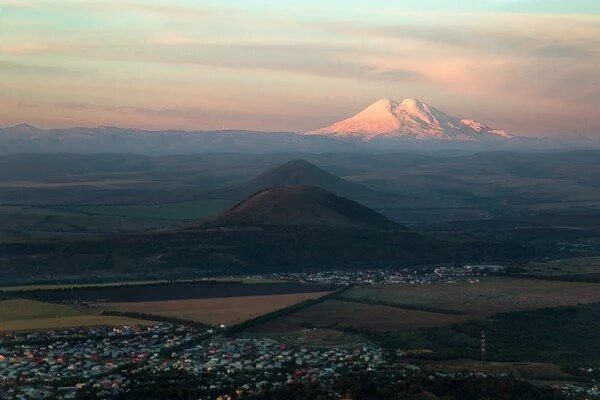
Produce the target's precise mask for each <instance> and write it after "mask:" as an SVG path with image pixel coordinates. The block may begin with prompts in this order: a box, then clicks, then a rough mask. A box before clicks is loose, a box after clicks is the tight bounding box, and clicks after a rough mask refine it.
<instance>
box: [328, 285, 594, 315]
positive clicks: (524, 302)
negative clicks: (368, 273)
mask: <svg viewBox="0 0 600 400" xmlns="http://www.w3.org/2000/svg"><path fill="white" fill-rule="evenodd" d="M340 298H341V299H347V300H354V301H361V302H369V303H383V304H390V305H396V306H398V307H403V306H406V307H408V308H422V309H424V310H446V311H450V312H460V313H464V314H467V315H470V316H473V317H484V316H488V315H492V314H495V313H499V312H506V311H515V310H531V309H536V308H545V307H557V306H562V305H573V304H578V303H591V302H597V301H600V284H594V283H581V282H560V281H547V280H538V279H515V278H497V277H486V278H483V279H482V280H481V282H480V283H469V282H457V283H453V284H441V283H440V284H431V285H417V286H413V285H407V284H398V285H369V286H359V287H355V288H352V289H350V290H348V291H346V292H344V293H342V294H341V295H340Z"/></svg>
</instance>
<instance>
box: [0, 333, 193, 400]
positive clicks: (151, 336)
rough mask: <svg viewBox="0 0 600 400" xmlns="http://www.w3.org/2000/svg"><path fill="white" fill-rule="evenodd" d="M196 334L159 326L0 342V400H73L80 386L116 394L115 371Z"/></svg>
mask: <svg viewBox="0 0 600 400" xmlns="http://www.w3.org/2000/svg"><path fill="white" fill-rule="evenodd" d="M197 335H198V332H197V331H195V330H192V329H191V328H187V327H185V326H174V325H169V324H162V325H156V326H148V327H139V326H123V327H120V328H109V327H98V328H70V329H65V330H60V331H47V332H33V333H22V334H19V333H14V334H4V335H2V336H0V398H2V399H13V398H14V399H20V398H34V399H38V398H39V399H43V398H47V397H52V398H64V399H68V398H74V396H75V393H76V392H77V391H78V390H79V389H81V388H82V387H84V386H86V385H93V386H94V387H95V388H97V389H98V390H99V391H103V392H106V394H107V395H108V394H111V393H117V392H118V391H119V390H120V389H121V388H122V386H123V384H124V380H123V377H122V376H120V374H119V371H120V370H121V369H124V368H127V367H128V366H131V365H133V364H141V363H145V362H146V361H147V360H148V359H150V358H151V357H156V354H158V353H159V352H161V351H163V352H164V350H165V349H169V348H171V347H173V348H175V346H182V345H185V344H186V343H187V342H189V341H192V340H193V339H194V338H195V337H197Z"/></svg>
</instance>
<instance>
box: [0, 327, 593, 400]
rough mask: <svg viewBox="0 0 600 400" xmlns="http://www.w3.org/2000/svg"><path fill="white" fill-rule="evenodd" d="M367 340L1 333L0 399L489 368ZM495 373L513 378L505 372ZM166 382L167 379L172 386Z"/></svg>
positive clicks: (580, 392) (572, 392)
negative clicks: (420, 356)
mask: <svg viewBox="0 0 600 400" xmlns="http://www.w3.org/2000/svg"><path fill="white" fill-rule="evenodd" d="M403 355H404V352H402V351H395V352H386V351H384V350H382V349H381V348H379V347H377V346H375V345H372V344H370V343H368V342H366V341H365V342H364V343H361V344H356V345H353V346H348V347H339V348H312V347H304V346H297V345H289V344H285V343H282V342H280V341H277V340H274V339H271V338H267V337H228V335H227V333H226V331H225V330H223V329H216V328H214V329H213V328H208V329H194V328H190V327H186V326H183V325H173V324H160V325H155V326H144V327H142V326H123V327H119V328H108V327H98V328H71V329H66V330H57V331H46V332H34V333H11V334H4V335H3V336H1V337H0V397H1V398H2V399H7V400H9V399H15V400H16V399H19V400H20V399H86V398H97V399H108V398H119V396H120V395H124V394H127V393H129V392H131V391H134V392H135V390H139V389H140V387H150V388H152V387H159V386H160V385H157V384H158V383H159V382H158V380H159V379H160V377H163V376H167V377H169V379H170V382H173V376H178V377H179V378H180V379H181V377H185V379H186V380H185V382H186V384H187V385H188V387H194V390H195V391H196V392H195V393H196V394H197V395H198V398H200V399H220V400H228V399H232V398H237V397H239V398H243V396H248V395H251V394H255V393H259V392H260V391H262V390H266V389H269V390H273V389H277V388H280V387H285V386H289V385H294V384H299V383H300V384H301V383H306V384H318V385H320V386H321V387H325V388H327V387H331V386H332V385H333V382H334V381H335V380H336V379H337V378H339V377H340V376H341V375H342V374H344V373H348V372H352V371H354V372H360V373H372V374H379V375H380V376H381V375H383V376H385V377H386V379H389V380H390V382H394V381H402V380H403V379H407V378H408V377H410V376H416V375H418V374H426V376H427V377H428V378H427V379H429V380H430V381H432V380H436V379H448V378H449V377H450V378H452V379H469V378H477V379H482V378H485V377H486V376H487V374H486V373H483V372H466V371H465V372H453V373H442V372H426V371H422V369H421V367H420V366H418V365H414V364H411V363H410V362H406V361H403V360H402V357H403ZM496 378H498V379H509V377H507V376H506V374H499V375H497V376H496ZM167 386H168V385H167ZM561 390H562V394H563V395H565V396H567V398H572V399H584V398H600V391H598V388H597V387H592V388H590V387H587V388H584V387H578V386H574V385H566V386H564V387H563V388H561Z"/></svg>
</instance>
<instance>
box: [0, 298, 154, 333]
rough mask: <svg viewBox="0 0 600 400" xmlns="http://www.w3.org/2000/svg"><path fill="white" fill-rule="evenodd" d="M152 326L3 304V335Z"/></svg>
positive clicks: (51, 307) (53, 307) (64, 309)
mask: <svg viewBox="0 0 600 400" xmlns="http://www.w3.org/2000/svg"><path fill="white" fill-rule="evenodd" d="M149 323H150V322H148V321H142V320H137V319H132V318H123V317H111V316H100V315H91V314H85V313H83V312H81V311H78V310H76V309H74V308H72V307H69V306H66V305H62V304H51V303H44V302H40V301H34V300H24V299H12V300H3V301H0V331H3V332H5V331H19V330H45V329H62V328H71V327H79V326H100V325H111V326H113V325H114V326H119V325H133V324H149Z"/></svg>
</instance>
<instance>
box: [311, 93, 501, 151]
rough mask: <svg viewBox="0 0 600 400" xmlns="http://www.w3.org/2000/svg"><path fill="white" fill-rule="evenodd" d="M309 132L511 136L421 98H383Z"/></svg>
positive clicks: (480, 137) (463, 137)
mask: <svg viewBox="0 0 600 400" xmlns="http://www.w3.org/2000/svg"><path fill="white" fill-rule="evenodd" d="M307 135H320V136H334V137H340V138H358V139H361V140H364V141H369V140H373V139H375V138H382V137H385V138H407V139H408V138H412V139H421V140H423V139H438V140H457V141H479V140H485V139H508V138H511V137H512V136H511V135H509V134H508V133H506V132H505V131H501V130H496V129H492V128H490V127H489V126H487V125H485V124H484V123H481V122H478V121H475V120H472V119H465V118H456V117H453V116H450V115H448V114H446V113H444V112H442V111H440V110H438V109H436V108H433V107H431V106H429V105H427V104H425V103H423V102H422V101H420V100H417V99H412V98H409V99H404V100H403V101H402V102H400V103H398V102H396V101H394V100H391V99H387V98H383V99H380V100H378V101H376V102H375V103H373V104H371V105H370V106H368V107H367V108H365V109H364V110H362V111H361V112H359V113H358V114H355V115H354V116H352V117H350V118H348V119H345V120H343V121H339V122H336V123H334V124H333V125H330V126H327V127H325V128H321V129H317V130H315V131H311V132H307Z"/></svg>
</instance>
